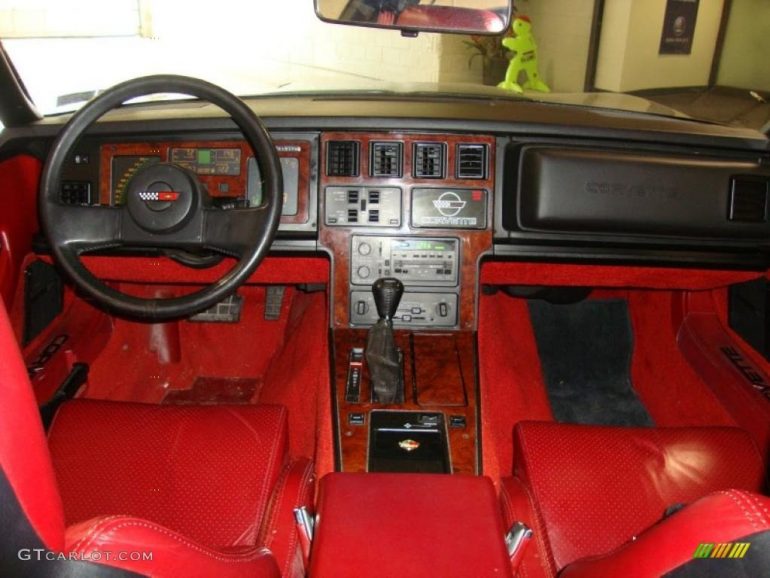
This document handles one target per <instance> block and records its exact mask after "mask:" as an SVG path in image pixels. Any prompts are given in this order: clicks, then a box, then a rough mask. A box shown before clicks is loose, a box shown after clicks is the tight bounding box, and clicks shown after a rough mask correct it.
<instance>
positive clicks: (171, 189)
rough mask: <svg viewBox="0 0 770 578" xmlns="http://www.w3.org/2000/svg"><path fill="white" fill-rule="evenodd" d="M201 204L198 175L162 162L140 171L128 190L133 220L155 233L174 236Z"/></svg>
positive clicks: (127, 199) (127, 196)
mask: <svg viewBox="0 0 770 578" xmlns="http://www.w3.org/2000/svg"><path fill="white" fill-rule="evenodd" d="M200 205H201V190H200V186H199V185H198V181H197V178H196V177H195V175H193V174H192V173H190V172H189V171H187V170H186V169H183V168H182V167H179V166H176V165H173V164H167V163H162V164H158V165H152V166H149V167H146V168H144V169H142V170H140V171H139V172H138V173H137V174H136V175H135V176H134V178H132V179H131V182H130V183H129V185H128V188H127V190H126V206H127V207H128V211H129V213H130V214H131V218H132V219H133V220H134V222H136V224H137V225H139V226H140V227H141V228H142V229H144V230H146V231H150V232H151V233H172V232H174V231H176V230H178V229H179V228H181V227H183V226H184V225H185V223H187V222H188V221H189V220H190V218H191V217H192V216H193V214H194V213H195V211H196V210H198V209H199V208H200Z"/></svg>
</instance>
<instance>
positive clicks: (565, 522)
mask: <svg viewBox="0 0 770 578" xmlns="http://www.w3.org/2000/svg"><path fill="white" fill-rule="evenodd" d="M514 446H515V447H514V450H515V455H514V474H515V476H516V477H517V478H518V479H519V480H521V482H522V483H523V484H524V485H525V486H526V487H527V488H528V489H529V492H530V494H531V496H532V501H533V502H534V506H535V508H536V510H537V514H538V516H539V518H540V519H542V521H543V524H544V526H545V529H546V530H545V534H546V541H547V543H548V546H549V547H550V552H551V553H552V555H553V561H554V562H555V566H556V569H557V570H559V569H561V568H564V567H565V566H566V565H568V564H570V563H571V562H573V561H575V560H577V559H579V558H583V557H585V556H595V555H603V554H606V553H607V552H609V551H611V550H613V549H615V548H617V547H618V546H620V545H621V544H623V543H625V542H626V541H627V540H630V539H631V538H632V537H634V536H636V535H638V534H639V533H641V532H642V531H644V530H645V529H646V528H648V527H650V526H652V525H653V524H655V523H656V522H658V521H660V520H661V519H662V518H663V516H664V513H665V512H666V509H667V508H669V507H670V506H673V505H675V504H687V503H690V502H693V501H695V500H697V499H699V498H701V497H703V496H705V495H707V494H709V493H711V492H715V491H719V490H727V489H731V488H735V489H740V490H748V491H753V492H759V491H761V490H762V488H763V486H764V482H765V467H764V463H763V459H762V457H761V455H760V454H759V451H758V450H757V447H756V444H754V442H753V440H752V439H751V438H750V437H749V436H748V434H747V433H746V432H744V431H743V430H740V429H737V428H729V427H701V428H695V427H692V428H691V427H687V428H626V427H601V426H583V425H570V424H558V423H552V422H522V423H519V424H518V425H517V426H516V429H515V433H514Z"/></svg>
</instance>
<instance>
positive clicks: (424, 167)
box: [412, 142, 446, 179]
mask: <svg viewBox="0 0 770 578" xmlns="http://www.w3.org/2000/svg"><path fill="white" fill-rule="evenodd" d="M445 150H446V147H445V145H444V143H422V142H418V143H415V145H414V160H413V162H412V173H413V174H414V176H415V178H418V179H441V178H444V151H445Z"/></svg>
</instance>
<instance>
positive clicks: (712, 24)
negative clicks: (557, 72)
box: [596, 0, 766, 92]
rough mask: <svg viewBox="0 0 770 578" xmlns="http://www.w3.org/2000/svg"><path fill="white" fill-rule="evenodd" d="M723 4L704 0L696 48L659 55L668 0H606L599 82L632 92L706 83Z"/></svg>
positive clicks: (608, 87)
mask: <svg viewBox="0 0 770 578" xmlns="http://www.w3.org/2000/svg"><path fill="white" fill-rule="evenodd" d="M723 4H724V3H723V0H701V2H700V6H699V9H698V18H697V21H696V25H695V35H694V37H693V45H692V53H691V54H686V55H679V54H676V55H674V54H664V55H660V54H658V48H659V46H660V35H661V30H662V28H663V18H664V14H665V11H666V0H609V1H607V2H606V3H605V8H604V16H603V23H602V34H601V38H600V43H599V54H598V58H597V67H596V87H597V88H599V89H602V90H611V91H615V92H629V91H634V90H646V89H654V88H674V87H691V86H707V85H708V81H709V75H710V72H711V63H712V60H713V57H714V48H715V46H714V45H715V39H716V37H717V34H718V32H719V23H720V19H721V15H722V7H723ZM765 9H766V8H765Z"/></svg>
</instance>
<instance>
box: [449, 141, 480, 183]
mask: <svg viewBox="0 0 770 578" xmlns="http://www.w3.org/2000/svg"><path fill="white" fill-rule="evenodd" d="M456 174H457V178H458V179H485V178H486V176H487V145H476V144H461V145H457V169H456Z"/></svg>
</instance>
